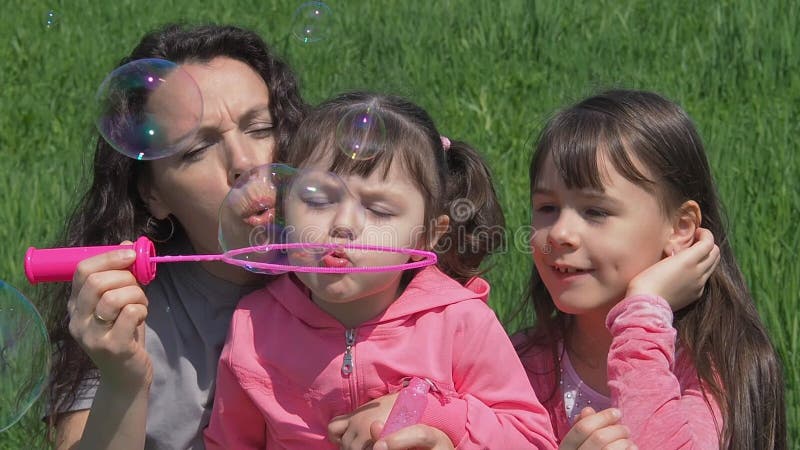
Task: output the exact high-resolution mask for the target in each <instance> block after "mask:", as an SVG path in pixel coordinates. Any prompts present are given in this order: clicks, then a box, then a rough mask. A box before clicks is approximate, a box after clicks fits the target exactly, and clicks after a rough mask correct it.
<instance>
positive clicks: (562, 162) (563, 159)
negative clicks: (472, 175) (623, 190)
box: [530, 109, 653, 192]
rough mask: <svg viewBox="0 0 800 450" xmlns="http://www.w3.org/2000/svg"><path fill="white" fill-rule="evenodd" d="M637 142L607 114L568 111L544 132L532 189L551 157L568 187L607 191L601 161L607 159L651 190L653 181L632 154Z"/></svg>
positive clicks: (533, 174)
mask: <svg viewBox="0 0 800 450" xmlns="http://www.w3.org/2000/svg"><path fill="white" fill-rule="evenodd" d="M635 141H638V140H637V139H635V138H634V137H633V136H631V133H623V131H622V130H621V129H620V127H618V126H616V125H615V124H614V123H613V122H612V119H611V118H610V117H608V116H607V115H605V114H602V113H599V112H595V111H588V110H581V109H575V110H571V111H566V112H564V113H562V114H560V115H558V116H556V117H555V118H554V119H553V120H551V122H550V123H549V124H548V126H547V127H546V128H545V130H544V131H543V132H542V136H541V137H540V139H539V144H538V146H537V148H536V156H535V159H534V163H533V165H532V166H531V173H530V178H531V189H534V188H535V187H536V185H535V184H536V180H537V179H538V176H539V174H540V173H541V170H542V168H543V166H544V162H545V161H546V160H547V157H548V156H549V157H551V158H552V161H553V165H554V166H555V168H556V170H557V171H558V174H559V177H560V178H561V180H562V181H563V182H564V184H565V185H566V187H567V188H568V189H590V190H596V191H600V192H603V191H604V190H605V188H604V180H605V179H607V174H605V173H604V171H603V170H602V168H601V166H600V165H598V160H599V159H600V158H607V159H609V160H610V162H611V164H612V165H613V167H614V168H615V169H616V170H617V171H618V172H619V173H620V174H621V175H622V176H623V177H625V178H626V179H628V180H629V181H631V182H632V183H635V184H637V185H640V186H642V187H643V188H645V189H647V190H651V187H652V185H653V181H652V180H650V179H649V178H648V177H646V176H645V175H644V174H643V173H642V172H641V171H640V170H639V169H637V167H636V165H635V164H634V163H633V161H632V160H631V158H630V156H629V155H628V150H627V147H630V148H631V149H635V148H636V147H637V142H635ZM626 144H627V145H626ZM632 151H635V150H632Z"/></svg>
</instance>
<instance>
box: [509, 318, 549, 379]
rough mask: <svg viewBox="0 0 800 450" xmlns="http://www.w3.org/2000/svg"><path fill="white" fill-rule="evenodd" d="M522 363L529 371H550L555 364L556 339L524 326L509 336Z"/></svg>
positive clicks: (543, 372)
mask: <svg viewBox="0 0 800 450" xmlns="http://www.w3.org/2000/svg"><path fill="white" fill-rule="evenodd" d="M511 343H512V344H514V349H515V350H516V351H517V355H518V356H519V359H520V361H522V365H523V366H525V369H526V370H527V371H528V372H529V373H531V372H533V373H541V374H546V373H552V372H553V371H555V369H556V366H557V355H556V354H555V352H556V351H557V349H558V340H554V339H553V338H552V337H549V336H546V335H544V334H543V333H541V332H539V331H537V330H536V329H534V328H526V329H523V330H521V331H518V332H517V333H515V334H513V335H512V336H511Z"/></svg>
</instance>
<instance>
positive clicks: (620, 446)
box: [558, 407, 638, 450]
mask: <svg viewBox="0 0 800 450" xmlns="http://www.w3.org/2000/svg"><path fill="white" fill-rule="evenodd" d="M621 417H622V415H621V414H620V412H619V410H618V409H616V408H608V409H605V410H603V411H600V412H595V411H594V409H592V408H590V407H586V408H583V410H582V411H581V413H580V414H579V415H578V417H577V420H576V421H575V425H573V426H572V428H571V429H570V430H569V432H568V433H567V435H566V436H564V440H563V441H561V445H560V446H559V447H558V448H559V450H573V449H577V450H590V449H603V450H626V449H627V450H636V449H637V448H638V447H636V444H634V443H633V441H631V440H630V439H629V438H630V434H631V433H630V430H628V427H626V426H625V425H621V424H620V423H619V419H620V418H621Z"/></svg>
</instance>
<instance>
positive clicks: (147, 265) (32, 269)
mask: <svg viewBox="0 0 800 450" xmlns="http://www.w3.org/2000/svg"><path fill="white" fill-rule="evenodd" d="M320 248H322V249H327V250H363V251H381V252H389V253H398V254H403V255H408V256H421V257H422V258H423V259H421V260H419V261H412V262H407V263H403V264H394V265H385V266H373V267H358V266H350V267H324V266H297V265H291V264H276V263H267V262H257V261H248V260H243V259H236V256H240V255H244V254H247V253H254V252H269V251H275V250H294V249H320ZM120 249H132V250H134V251H135V252H136V260H135V262H134V263H133V264H132V265H131V267H130V271H131V273H133V275H134V276H135V277H136V280H137V281H138V282H139V283H141V284H148V283H150V282H151V281H153V279H154V278H155V275H156V264H157V263H160V262H161V263H166V262H187V261H190V262H197V261H222V262H225V263H228V264H231V265H235V266H239V267H244V268H245V269H249V270H252V269H259V270H267V271H281V272H312V273H365V272H389V271H398V270H409V269H416V268H420V267H425V266H429V265H432V264H436V262H437V256H436V254H435V253H433V252H430V251H426V250H416V249H404V248H394V247H384V246H379V245H367V244H317V243H311V242H296V243H281V244H265V245H258V246H253V247H244V248H240V249H234V250H229V251H227V252H225V253H220V254H215V255H168V256H156V253H155V246H154V245H153V243H152V242H151V241H150V240H149V239H147V238H146V237H144V236H142V237H140V238H139V239H137V240H136V242H135V243H134V244H127V245H107V246H93V247H68V248H48V249H37V248H35V247H30V248H29V249H28V251H27V252H26V254H25V275H26V276H27V277H28V281H29V282H30V283H31V284H36V283H40V282H53V281H71V280H72V277H73V274H74V273H75V268H76V267H77V265H78V263H79V262H81V261H82V260H84V259H86V258H90V257H92V256H95V255H98V254H101V253H105V252H109V251H112V250H120Z"/></svg>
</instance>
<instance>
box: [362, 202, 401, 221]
mask: <svg viewBox="0 0 800 450" xmlns="http://www.w3.org/2000/svg"><path fill="white" fill-rule="evenodd" d="M367 211H369V212H370V214H372V215H373V216H375V217H377V218H378V219H388V218H390V217H394V216H395V212H394V211H393V210H391V209H390V208H388V207H386V206H384V205H375V204H372V205H368V206H367Z"/></svg>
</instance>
